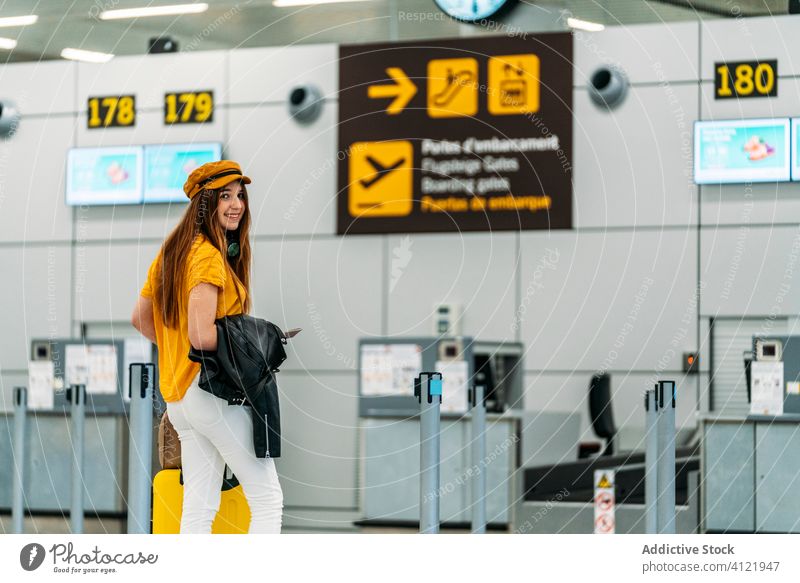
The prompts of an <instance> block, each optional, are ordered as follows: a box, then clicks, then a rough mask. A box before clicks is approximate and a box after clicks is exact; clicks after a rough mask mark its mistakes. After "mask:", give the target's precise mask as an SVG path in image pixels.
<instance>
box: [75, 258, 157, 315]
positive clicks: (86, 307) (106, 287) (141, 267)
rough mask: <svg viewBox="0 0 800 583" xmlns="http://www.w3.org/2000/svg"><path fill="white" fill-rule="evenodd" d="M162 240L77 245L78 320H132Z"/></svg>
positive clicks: (76, 285)
mask: <svg viewBox="0 0 800 583" xmlns="http://www.w3.org/2000/svg"><path fill="white" fill-rule="evenodd" d="M159 248H160V243H139V244H137V243H109V244H82V243H78V244H77V245H76V246H75V282H74V299H75V320H76V321H78V322H91V321H99V322H109V321H112V320H117V321H129V320H130V317H131V314H132V312H133V306H134V304H135V303H136V300H137V299H138V297H139V291H140V290H141V289H142V286H143V285H144V282H145V279H146V278H147V269H148V268H149V267H150V263H151V262H152V261H153V259H155V256H156V254H157V253H158V249H159Z"/></svg>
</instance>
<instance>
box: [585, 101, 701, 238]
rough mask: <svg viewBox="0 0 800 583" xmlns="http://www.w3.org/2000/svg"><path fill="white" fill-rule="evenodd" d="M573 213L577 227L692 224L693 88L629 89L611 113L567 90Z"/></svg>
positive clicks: (694, 190)
mask: <svg viewBox="0 0 800 583" xmlns="http://www.w3.org/2000/svg"><path fill="white" fill-rule="evenodd" d="M574 107H575V118H574V120H573V133H574V134H573V135H574V140H575V154H574V157H575V163H574V201H575V208H574V211H573V213H574V219H575V225H576V226H578V227H597V226H634V225H636V226H642V225H654V226H657V225H689V224H693V223H695V222H696V212H697V187H696V186H695V184H694V180H693V177H692V142H693V137H692V132H693V127H694V121H695V120H696V119H697V86H695V85H666V86H653V87H635V88H631V90H630V92H629V93H628V96H627V98H626V100H625V102H624V103H623V104H622V105H621V106H620V107H619V108H618V109H616V110H614V111H613V112H607V111H603V110H601V109H599V108H598V107H597V106H596V105H595V104H594V103H592V101H591V100H590V98H589V95H588V92H587V91H586V90H583V89H576V90H575V92H574Z"/></svg>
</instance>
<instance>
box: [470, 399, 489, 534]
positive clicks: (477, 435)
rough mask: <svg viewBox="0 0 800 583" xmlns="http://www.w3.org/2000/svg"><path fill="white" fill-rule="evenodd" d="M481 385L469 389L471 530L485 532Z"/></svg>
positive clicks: (483, 418)
mask: <svg viewBox="0 0 800 583" xmlns="http://www.w3.org/2000/svg"><path fill="white" fill-rule="evenodd" d="M484 390H485V387H484V386H483V385H475V386H474V387H473V388H471V389H470V391H469V399H470V404H471V405H472V468H473V469H474V470H475V475H473V476H472V482H471V485H472V532H473V533H474V534H484V533H485V532H486V473H485V472H484V468H483V467H482V463H483V460H484V458H485V457H486V402H485V401H484Z"/></svg>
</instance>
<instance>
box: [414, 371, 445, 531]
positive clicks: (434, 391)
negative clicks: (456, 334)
mask: <svg viewBox="0 0 800 583" xmlns="http://www.w3.org/2000/svg"><path fill="white" fill-rule="evenodd" d="M414 396H415V397H417V400H418V401H419V403H420V408H419V428H420V444H419V446H420V449H419V451H420V453H419V475H420V489H419V532H420V533H421V534H438V532H439V428H440V418H439V407H440V405H441V403H442V373H438V372H421V373H419V376H418V377H417V378H416V379H414Z"/></svg>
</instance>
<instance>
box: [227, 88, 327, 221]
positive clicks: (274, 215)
mask: <svg viewBox="0 0 800 583" xmlns="http://www.w3.org/2000/svg"><path fill="white" fill-rule="evenodd" d="M336 107H337V106H336V103H334V102H326V103H325V105H324V108H323V111H322V115H321V117H320V118H319V119H318V120H317V121H316V122H314V123H313V124H311V125H300V124H298V123H296V122H295V121H294V120H293V119H292V118H291V117H290V116H289V114H288V113H287V111H286V108H285V107H282V106H277V105H271V106H262V107H241V108H240V107H236V108H232V109H231V111H230V132H229V141H228V144H229V147H228V152H229V156H230V157H231V158H232V159H234V160H236V161H238V162H239V163H240V164H241V165H242V168H243V169H244V170H245V172H246V173H247V175H248V176H250V178H251V179H252V180H253V182H252V184H251V185H250V186H249V187H248V188H249V191H248V192H249V193H250V196H251V199H250V203H251V212H252V213H253V214H252V218H253V225H252V227H251V232H253V233H255V234H259V235H284V234H287V235H301V234H305V235H312V234H315V235H319V234H323V235H328V234H333V233H335V231H336V171H337V170H336V168H337V165H338V164H339V161H338V159H337V156H336V148H337V133H336V132H337V128H336V115H337V110H336Z"/></svg>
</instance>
